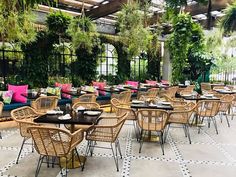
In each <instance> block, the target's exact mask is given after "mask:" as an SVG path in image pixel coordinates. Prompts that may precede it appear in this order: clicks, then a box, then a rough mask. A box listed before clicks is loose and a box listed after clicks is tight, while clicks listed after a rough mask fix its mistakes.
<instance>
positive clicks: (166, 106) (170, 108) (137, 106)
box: [131, 103, 173, 110]
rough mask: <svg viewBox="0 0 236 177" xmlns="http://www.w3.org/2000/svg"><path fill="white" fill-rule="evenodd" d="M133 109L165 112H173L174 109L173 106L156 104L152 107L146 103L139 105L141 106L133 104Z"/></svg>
mask: <svg viewBox="0 0 236 177" xmlns="http://www.w3.org/2000/svg"><path fill="white" fill-rule="evenodd" d="M131 108H134V109H164V110H173V107H172V106H171V105H164V104H159V103H157V104H155V105H152V106H150V105H149V104H146V103H139V104H134V103H133V104H131Z"/></svg>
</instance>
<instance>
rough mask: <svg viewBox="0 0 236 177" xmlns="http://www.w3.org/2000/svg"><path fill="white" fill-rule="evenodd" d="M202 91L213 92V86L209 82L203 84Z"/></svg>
mask: <svg viewBox="0 0 236 177" xmlns="http://www.w3.org/2000/svg"><path fill="white" fill-rule="evenodd" d="M201 89H202V91H211V84H210V83H209V82H202V83H201Z"/></svg>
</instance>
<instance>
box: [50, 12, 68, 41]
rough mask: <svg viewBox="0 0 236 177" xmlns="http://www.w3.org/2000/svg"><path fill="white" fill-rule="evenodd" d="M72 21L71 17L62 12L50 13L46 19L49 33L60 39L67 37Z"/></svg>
mask: <svg viewBox="0 0 236 177" xmlns="http://www.w3.org/2000/svg"><path fill="white" fill-rule="evenodd" d="M71 20H72V18H71V16H69V15H67V14H65V13H63V12H61V11H57V12H53V13H50V14H49V15H48V16H47V19H46V23H47V27H48V32H49V33H53V34H56V35H58V36H59V38H61V37H66V30H67V29H68V27H69V24H70V22H71Z"/></svg>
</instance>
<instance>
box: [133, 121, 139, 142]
mask: <svg viewBox="0 0 236 177" xmlns="http://www.w3.org/2000/svg"><path fill="white" fill-rule="evenodd" d="M133 125H134V132H135V136H136V138H137V141H138V135H139V130H138V126H137V124H136V121H135V120H133Z"/></svg>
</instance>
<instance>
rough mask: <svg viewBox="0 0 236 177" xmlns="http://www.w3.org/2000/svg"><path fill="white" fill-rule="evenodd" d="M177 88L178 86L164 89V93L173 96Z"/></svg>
mask: <svg viewBox="0 0 236 177" xmlns="http://www.w3.org/2000/svg"><path fill="white" fill-rule="evenodd" d="M178 89H179V88H178V87H170V88H168V90H166V93H165V95H167V96H168V97H169V98H175V94H176V92H177V90H178Z"/></svg>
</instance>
